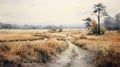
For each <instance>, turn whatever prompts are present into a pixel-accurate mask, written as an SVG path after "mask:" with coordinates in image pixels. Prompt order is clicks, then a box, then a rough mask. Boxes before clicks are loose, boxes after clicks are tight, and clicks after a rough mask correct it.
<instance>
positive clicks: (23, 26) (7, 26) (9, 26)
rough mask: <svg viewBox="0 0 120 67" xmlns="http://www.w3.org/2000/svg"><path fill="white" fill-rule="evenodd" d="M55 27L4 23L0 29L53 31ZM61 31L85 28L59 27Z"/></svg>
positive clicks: (0, 24)
mask: <svg viewBox="0 0 120 67" xmlns="http://www.w3.org/2000/svg"><path fill="white" fill-rule="evenodd" d="M54 26H55V25H36V26H35V25H27V24H25V25H18V24H8V23H2V22H0V29H52V28H54ZM57 27H59V31H62V29H63V28H64V29H81V28H84V27H82V26H79V25H78V26H76V25H73V26H70V25H58V26H57Z"/></svg>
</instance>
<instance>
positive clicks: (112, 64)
mask: <svg viewBox="0 0 120 67" xmlns="http://www.w3.org/2000/svg"><path fill="white" fill-rule="evenodd" d="M72 36H74V37H73V38H71V39H70V41H71V42H72V43H74V44H75V45H77V46H79V47H80V48H82V49H84V50H87V51H90V52H94V54H95V57H94V58H95V59H94V66H95V67H120V60H119V59H120V33H118V32H115V31H109V32H106V33H105V35H87V34H81V35H79V34H78V35H74V34H73V35H72Z"/></svg>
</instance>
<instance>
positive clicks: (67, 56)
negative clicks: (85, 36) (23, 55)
mask: <svg viewBox="0 0 120 67" xmlns="http://www.w3.org/2000/svg"><path fill="white" fill-rule="evenodd" d="M66 42H67V43H68V44H69V46H68V48H67V49H66V50H65V51H64V52H62V53H61V54H60V55H58V58H57V59H55V60H53V61H52V62H49V63H47V64H26V65H24V66H25V67H93V66H92V63H91V59H90V58H91V57H92V54H90V52H87V51H85V50H83V49H81V48H79V47H78V46H76V45H74V44H72V43H71V42H70V41H68V40H66ZM28 65H29V66H28Z"/></svg>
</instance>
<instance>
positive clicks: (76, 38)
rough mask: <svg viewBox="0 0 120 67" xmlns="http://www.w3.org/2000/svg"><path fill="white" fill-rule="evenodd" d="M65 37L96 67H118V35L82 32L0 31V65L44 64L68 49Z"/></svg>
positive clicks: (119, 45)
mask: <svg viewBox="0 0 120 67" xmlns="http://www.w3.org/2000/svg"><path fill="white" fill-rule="evenodd" d="M66 38H68V40H69V41H71V42H72V43H73V44H75V45H77V46H78V47H80V48H81V49H83V50H86V51H89V52H93V53H94V54H95V56H94V63H93V65H94V66H95V67H120V60H119V59H120V33H117V32H115V31H111V32H106V33H105V35H99V36H98V35H87V33H86V32H85V31H81V30H65V31H63V32H60V33H59V32H56V33H49V32H48V31H46V30H44V31H40V30H27V31H26V30H0V64H1V65H3V64H5V63H12V62H14V63H46V62H48V61H50V60H52V57H55V56H56V55H57V54H59V53H61V52H62V51H64V50H65V49H66V48H67V47H68V44H67V43H66V41H65V40H66Z"/></svg>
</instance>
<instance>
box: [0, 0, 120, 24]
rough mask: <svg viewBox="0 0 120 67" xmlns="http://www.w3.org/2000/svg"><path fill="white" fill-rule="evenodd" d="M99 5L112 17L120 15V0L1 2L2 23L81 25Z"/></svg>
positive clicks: (0, 17) (9, 0) (12, 0)
mask: <svg viewBox="0 0 120 67" xmlns="http://www.w3.org/2000/svg"><path fill="white" fill-rule="evenodd" d="M97 3H103V4H104V5H105V6H106V11H107V12H108V13H109V15H110V16H114V15H115V14H116V13H120V0H0V22H3V23H12V24H36V25H37V24H80V23H83V21H82V19H84V18H86V17H89V16H91V13H92V10H93V5H94V4H97ZM93 19H95V18H93Z"/></svg>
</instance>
